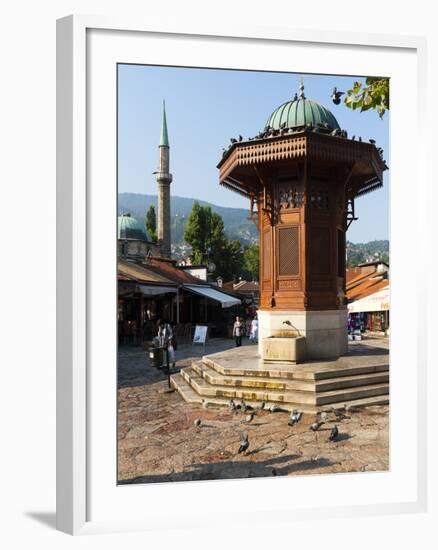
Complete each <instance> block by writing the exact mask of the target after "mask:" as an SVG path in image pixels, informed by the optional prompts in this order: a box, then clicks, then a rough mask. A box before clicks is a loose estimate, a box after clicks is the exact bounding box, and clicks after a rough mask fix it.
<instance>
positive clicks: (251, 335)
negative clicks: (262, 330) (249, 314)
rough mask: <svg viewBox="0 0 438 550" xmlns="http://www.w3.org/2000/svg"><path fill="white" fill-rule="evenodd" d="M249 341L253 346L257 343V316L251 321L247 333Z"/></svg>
mask: <svg viewBox="0 0 438 550" xmlns="http://www.w3.org/2000/svg"><path fill="white" fill-rule="evenodd" d="M249 339H250V340H251V342H252V343H253V344H257V342H258V341H259V321H258V319H257V315H256V316H255V317H254V319H253V320H252V321H251V330H250V333H249Z"/></svg>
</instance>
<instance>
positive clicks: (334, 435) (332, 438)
mask: <svg viewBox="0 0 438 550" xmlns="http://www.w3.org/2000/svg"><path fill="white" fill-rule="evenodd" d="M338 435H339V430H338V427H337V426H336V424H335V425H334V426H333V428H332V429H331V432H330V435H329V441H336V439H337V437H338Z"/></svg>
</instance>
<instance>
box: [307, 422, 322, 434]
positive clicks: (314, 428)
mask: <svg viewBox="0 0 438 550" xmlns="http://www.w3.org/2000/svg"><path fill="white" fill-rule="evenodd" d="M323 424H324V422H320V421H315V422H314V423H313V424H311V426H310V429H311V430H312V432H317V431H318V430H319V428H320V427H321V426H322V425H323Z"/></svg>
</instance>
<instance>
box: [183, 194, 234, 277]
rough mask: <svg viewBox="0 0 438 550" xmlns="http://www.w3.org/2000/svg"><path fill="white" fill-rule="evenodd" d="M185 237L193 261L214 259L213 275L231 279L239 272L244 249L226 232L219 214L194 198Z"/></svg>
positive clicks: (204, 261) (204, 262) (211, 260)
mask: <svg viewBox="0 0 438 550" xmlns="http://www.w3.org/2000/svg"><path fill="white" fill-rule="evenodd" d="M184 239H185V241H186V242H187V243H188V244H189V245H190V246H191V247H192V255H191V260H192V262H193V263H194V264H206V263H208V262H213V263H214V264H215V265H216V269H215V271H214V273H213V274H212V275H213V277H218V276H221V277H222V278H223V279H224V280H226V281H227V280H231V279H233V278H238V277H239V276H242V273H243V271H242V270H243V265H244V251H243V248H242V245H241V244H240V241H238V240H236V239H228V238H227V237H226V235H225V228H224V222H223V220H222V217H221V216H220V215H219V214H217V213H216V212H213V211H212V209H211V208H210V207H209V206H201V205H200V204H199V203H198V202H195V203H194V205H193V208H192V211H191V212H190V214H189V217H188V220H187V224H186V226H185V230H184Z"/></svg>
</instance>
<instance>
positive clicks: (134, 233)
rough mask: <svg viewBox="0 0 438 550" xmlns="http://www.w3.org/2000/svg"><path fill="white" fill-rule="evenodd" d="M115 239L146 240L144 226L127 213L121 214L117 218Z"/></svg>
mask: <svg viewBox="0 0 438 550" xmlns="http://www.w3.org/2000/svg"><path fill="white" fill-rule="evenodd" d="M117 237H118V238H119V239H137V240H139V241H147V240H148V237H147V234H146V231H145V228H144V225H143V224H142V223H141V222H140V221H139V220H137V218H133V217H132V216H131V214H129V213H125V214H122V215H121V216H119V217H118V218H117Z"/></svg>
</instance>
